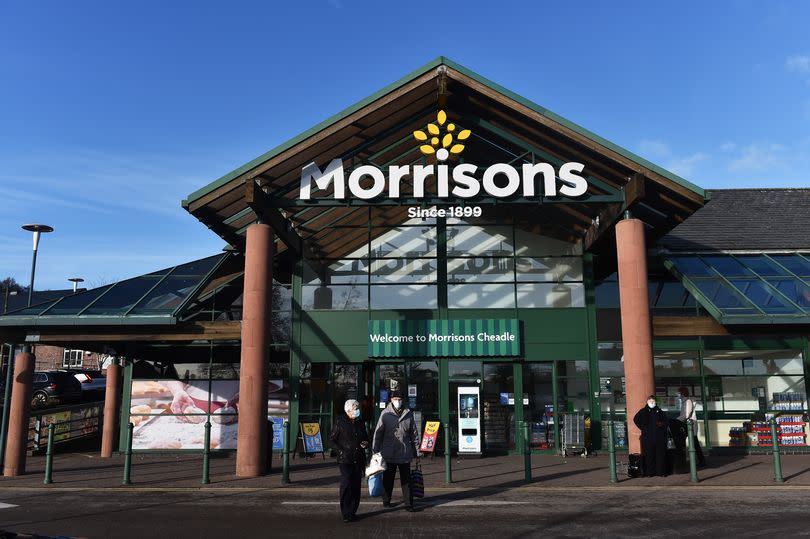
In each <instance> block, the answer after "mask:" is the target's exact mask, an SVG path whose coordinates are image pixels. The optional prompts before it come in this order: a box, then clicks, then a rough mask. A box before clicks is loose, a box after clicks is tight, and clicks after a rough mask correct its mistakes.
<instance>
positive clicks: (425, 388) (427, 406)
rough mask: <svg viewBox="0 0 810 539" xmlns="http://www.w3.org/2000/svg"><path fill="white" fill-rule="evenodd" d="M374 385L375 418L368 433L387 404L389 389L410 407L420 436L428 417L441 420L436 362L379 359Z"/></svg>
mask: <svg viewBox="0 0 810 539" xmlns="http://www.w3.org/2000/svg"><path fill="white" fill-rule="evenodd" d="M374 386H375V390H374V403H373V406H374V414H373V416H374V422H373V424H372V425H371V430H370V431H369V433H370V434H373V432H374V431H373V429H374V426H375V425H376V422H377V419H378V418H379V417H380V413H381V412H382V410H383V409H384V408H385V407H386V406H388V403H389V402H390V400H391V393H392V392H394V391H398V392H400V393H401V394H402V399H403V401H404V402H405V406H407V407H408V408H409V409H410V410H412V411H413V415H414V420H415V421H416V426H417V428H418V429H419V435H420V436H421V435H422V433H423V432H424V431H425V423H426V422H427V421H439V420H440V418H439V403H440V401H439V364H438V362H436V361H407V362H402V363H378V364H377V365H376V376H375V384H374ZM437 442H438V440H437ZM442 443H444V442H442ZM439 447H443V446H441V445H439Z"/></svg>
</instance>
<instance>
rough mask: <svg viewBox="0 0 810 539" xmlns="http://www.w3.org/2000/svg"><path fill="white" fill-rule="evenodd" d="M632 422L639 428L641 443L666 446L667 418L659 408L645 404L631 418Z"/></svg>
mask: <svg viewBox="0 0 810 539" xmlns="http://www.w3.org/2000/svg"><path fill="white" fill-rule="evenodd" d="M633 423H635V424H636V426H637V427H638V428H640V429H641V445H649V446H653V445H659V444H663V445H664V446H666V444H667V425H668V424H669V419H668V418H667V415H666V414H665V413H664V411H663V410H662V409H661V408H659V407H658V406H656V407H655V408H650V407H649V406H645V407H644V408H642V409H641V410H639V411H638V413H637V414H636V416H635V417H634V418H633Z"/></svg>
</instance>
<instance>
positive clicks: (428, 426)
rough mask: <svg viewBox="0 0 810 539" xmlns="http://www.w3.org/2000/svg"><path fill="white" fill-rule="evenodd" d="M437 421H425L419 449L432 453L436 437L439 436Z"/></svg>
mask: <svg viewBox="0 0 810 539" xmlns="http://www.w3.org/2000/svg"><path fill="white" fill-rule="evenodd" d="M439 425H440V423H439V422H438V421H428V422H427V423H425V434H423V435H422V445H421V446H419V450H420V451H422V452H424V453H433V452H434V451H435V450H436V437H438V436H439Z"/></svg>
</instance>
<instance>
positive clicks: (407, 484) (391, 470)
mask: <svg viewBox="0 0 810 539" xmlns="http://www.w3.org/2000/svg"><path fill="white" fill-rule="evenodd" d="M397 468H399V483H400V485H401V486H402V499H403V501H404V502H405V503H406V504H407V505H408V507H413V495H412V494H411V463H410V462H406V463H404V464H394V463H391V462H386V468H385V471H384V472H383V478H382V480H383V503H391V492H392V491H393V490H394V477H395V476H396V474H397Z"/></svg>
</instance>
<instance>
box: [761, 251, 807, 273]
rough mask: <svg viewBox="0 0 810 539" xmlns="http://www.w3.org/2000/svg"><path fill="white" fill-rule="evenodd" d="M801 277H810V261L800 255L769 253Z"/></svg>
mask: <svg viewBox="0 0 810 539" xmlns="http://www.w3.org/2000/svg"><path fill="white" fill-rule="evenodd" d="M769 256H770V257H771V258H772V259H774V260H776V261H777V262H779V264H781V265H782V266H784V267H786V268H787V269H788V270H790V271H792V272H793V273H795V274H796V275H798V276H799V277H810V261H807V260H805V259H804V258H802V257H801V256H799V255H769Z"/></svg>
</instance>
